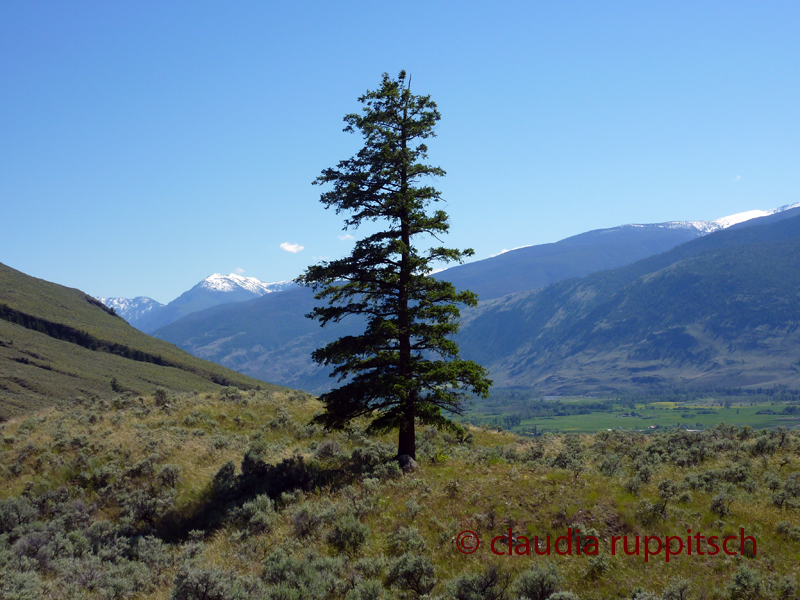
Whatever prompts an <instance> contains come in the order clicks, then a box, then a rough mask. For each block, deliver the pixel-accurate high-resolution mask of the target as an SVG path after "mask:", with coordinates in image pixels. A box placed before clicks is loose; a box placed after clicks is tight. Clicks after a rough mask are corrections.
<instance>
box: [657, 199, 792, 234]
mask: <svg viewBox="0 0 800 600" xmlns="http://www.w3.org/2000/svg"><path fill="white" fill-rule="evenodd" d="M797 207H800V202H795V203H794V204H786V205H785V206H781V207H778V208H771V209H769V210H747V211H745V212H740V213H736V214H735V215H729V216H727V217H721V218H719V219H714V220H713V221H669V222H667V223H660V224H659V225H662V226H664V227H670V228H676V229H677V228H685V229H690V228H693V229H697V231H699V232H700V233H701V234H703V235H705V234H707V233H713V232H715V231H719V230H720V229H727V228H728V227H733V226H734V225H738V224H739V223H744V222H745V221H749V220H751V219H758V218H759V217H768V216H770V215H774V214H777V213H782V212H784V211H787V210H790V209H792V208H797Z"/></svg>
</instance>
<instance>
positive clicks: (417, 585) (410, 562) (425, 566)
mask: <svg viewBox="0 0 800 600" xmlns="http://www.w3.org/2000/svg"><path fill="white" fill-rule="evenodd" d="M436 581H437V579H436V572H435V570H434V568H433V563H432V562H431V561H430V559H429V558H427V557H425V556H419V555H416V554H411V553H406V554H403V556H401V557H400V558H398V559H396V560H395V561H394V562H393V563H392V566H391V568H390V569H389V574H388V575H387V577H386V583H387V584H388V585H390V586H392V587H395V588H397V589H398V590H400V591H401V593H402V596H403V597H411V598H419V597H420V596H424V595H425V594H428V593H430V591H431V590H432V589H433V586H435V585H436Z"/></svg>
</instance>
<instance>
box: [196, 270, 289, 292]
mask: <svg viewBox="0 0 800 600" xmlns="http://www.w3.org/2000/svg"><path fill="white" fill-rule="evenodd" d="M293 284H294V282H292V281H291V280H289V281H275V282H273V283H264V282H263V281H259V280H258V279H256V278H255V277H242V276H241V275H237V274H236V273H231V274H230V275H221V274H220V273H214V274H213V275H209V276H208V277H206V278H205V279H204V280H203V281H201V282H200V283H199V284H198V285H199V286H201V287H203V288H206V289H208V290H213V291H216V292H233V291H236V290H237V289H243V290H247V291H248V292H253V293H254V294H258V295H259V296H263V295H264V294H269V293H272V292H281V291H283V290H285V289H286V288H288V287H291V286H292V285H293Z"/></svg>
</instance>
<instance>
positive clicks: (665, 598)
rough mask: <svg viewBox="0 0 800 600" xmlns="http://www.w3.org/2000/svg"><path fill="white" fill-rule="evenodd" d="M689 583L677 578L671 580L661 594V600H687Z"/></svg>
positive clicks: (686, 580)
mask: <svg viewBox="0 0 800 600" xmlns="http://www.w3.org/2000/svg"><path fill="white" fill-rule="evenodd" d="M690 587H691V581H689V580H688V579H681V578H680V577H677V578H675V579H671V580H670V582H669V584H668V585H667V587H665V588H664V590H663V591H662V592H661V599H662V600H689V588H690Z"/></svg>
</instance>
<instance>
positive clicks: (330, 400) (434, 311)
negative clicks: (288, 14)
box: [298, 71, 491, 458]
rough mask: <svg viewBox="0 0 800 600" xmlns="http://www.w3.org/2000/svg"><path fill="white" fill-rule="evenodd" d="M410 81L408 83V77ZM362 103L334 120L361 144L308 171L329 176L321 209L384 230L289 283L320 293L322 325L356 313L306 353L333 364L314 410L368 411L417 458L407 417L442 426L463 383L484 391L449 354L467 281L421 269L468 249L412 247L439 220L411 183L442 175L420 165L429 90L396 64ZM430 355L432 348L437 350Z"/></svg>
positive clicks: (336, 415) (333, 420) (430, 120)
mask: <svg viewBox="0 0 800 600" xmlns="http://www.w3.org/2000/svg"><path fill="white" fill-rule="evenodd" d="M409 83H410V82H409ZM359 101H360V102H361V103H363V104H364V109H363V112H362V114H349V115H347V116H346V117H345V122H346V123H347V127H346V128H345V131H348V132H351V133H352V132H355V131H359V132H361V133H362V134H363V136H364V139H365V145H364V147H363V148H362V149H361V150H360V151H359V152H358V154H357V155H356V156H354V157H353V158H351V159H348V160H344V161H341V162H339V164H338V165H337V167H336V168H328V169H325V170H324V171H323V172H322V175H321V176H320V177H318V178H317V180H316V181H315V183H316V184H321V185H322V184H332V185H333V189H332V190H331V191H328V192H325V193H323V194H322V196H321V199H320V200H321V202H322V203H323V204H324V205H325V207H326V208H334V209H335V210H336V212H337V213H340V212H347V213H350V216H349V217H348V218H347V219H345V228H348V227H353V228H356V227H358V226H359V225H361V224H362V223H363V222H365V221H367V222H369V221H373V222H374V221H380V222H381V223H382V224H383V226H384V229H383V230H382V231H379V232H377V233H374V234H372V235H369V236H367V237H366V238H364V239H362V240H359V241H357V242H356V245H355V249H354V250H353V252H352V253H351V255H350V256H348V257H345V258H343V259H340V260H334V261H330V262H324V263H322V264H321V265H316V266H311V267H309V268H308V269H307V270H306V272H305V274H303V275H302V276H301V277H299V278H298V282H299V283H302V284H303V285H306V286H310V287H312V288H314V290H315V292H316V296H315V297H316V299H317V300H327V301H328V304H327V305H326V306H322V307H316V308H314V310H313V311H312V312H311V313H309V314H308V316H309V317H310V318H314V319H318V320H319V321H320V322H321V324H322V325H325V324H327V323H329V322H333V323H337V322H339V321H340V320H342V319H344V318H345V317H348V316H353V315H355V316H358V317H360V318H363V319H365V320H366V329H365V330H364V332H363V333H362V334H360V335H348V336H345V337H342V338H339V339H338V340H336V341H334V342H332V343H330V344H328V345H327V346H325V347H323V348H319V349H317V350H316V351H314V352H313V354H312V358H313V359H314V360H315V361H316V362H318V363H320V364H324V365H326V366H327V365H333V366H334V368H333V372H332V376H334V377H337V378H338V379H339V382H340V383H341V385H340V387H338V388H336V389H333V390H331V391H330V392H327V393H325V394H323V395H322V396H321V397H320V400H322V402H324V403H325V406H326V410H325V413H324V414H322V415H321V416H319V417H318V418H317V421H318V422H319V423H321V424H323V425H325V426H326V427H328V428H331V429H343V428H345V427H347V426H348V424H349V423H350V422H351V421H352V420H353V419H354V418H357V417H368V418H370V419H372V421H371V424H370V430H371V431H389V430H393V429H397V430H399V443H398V456H402V455H409V456H411V457H412V458H415V457H416V440H415V435H414V428H415V421H416V420H419V421H421V422H422V423H426V424H430V425H435V426H436V427H439V428H442V427H450V426H452V424H451V423H450V421H449V420H448V419H447V418H446V417H445V416H444V415H443V414H442V409H445V410H447V411H450V412H453V413H456V414H461V411H462V403H463V400H464V399H465V394H464V392H463V391H460V390H462V389H465V390H471V391H473V392H474V393H477V394H479V395H484V396H485V395H486V393H487V391H488V388H489V385H490V383H491V382H490V381H488V379H487V378H486V371H485V370H484V369H483V368H482V367H480V366H478V365H477V364H476V363H474V362H472V361H463V360H460V358H459V356H458V346H457V345H456V343H455V342H454V341H453V340H452V339H451V336H452V335H453V334H455V333H456V332H457V331H458V318H459V309H458V305H459V304H466V305H468V306H476V305H477V298H476V296H475V295H474V294H472V293H470V292H460V293H457V292H456V290H455V288H454V287H453V285H452V284H450V283H448V282H444V281H439V280H437V279H434V278H433V277H430V276H429V275H430V273H431V272H432V270H433V267H432V265H433V264H434V263H441V262H450V261H456V262H461V260H462V259H463V257H465V256H470V255H471V254H472V251H471V250H466V251H459V250H453V249H449V248H444V247H434V248H431V249H430V250H428V251H427V252H425V253H421V252H420V251H419V249H418V247H417V246H416V245H415V244H416V240H417V238H418V237H420V236H427V235H433V236H439V235H441V234H445V233H447V231H448V229H449V223H448V217H447V214H446V213H445V212H444V211H442V210H436V211H434V212H433V214H429V213H428V212H426V209H427V207H428V205H429V204H430V203H432V202H438V201H439V200H441V198H440V194H439V192H438V191H437V190H436V189H434V188H432V187H430V186H426V185H422V184H421V180H422V178H423V177H430V176H434V177H441V176H444V171H443V170H442V169H440V168H439V167H433V166H430V165H426V164H424V163H423V162H421V161H423V160H424V159H426V158H427V150H428V149H427V147H426V146H425V144H424V143H422V141H423V140H425V139H426V138H429V137H433V136H435V133H434V126H435V125H436V122H437V121H438V120H439V118H440V115H439V112H438V111H437V110H436V104H435V103H434V102H432V101H431V99H430V97H429V96H415V95H413V94H411V91H410V89H409V87H408V84H407V83H406V74H405V72H404V71H401V72H400V75H399V76H398V78H397V79H396V80H393V79H391V78H390V77H389V76H388V75H387V74H384V76H383V79H382V81H381V87H380V88H379V89H378V90H377V91H370V92H367V93H366V94H364V95H363V96H361V97H360V98H359ZM437 357H438V358H437Z"/></svg>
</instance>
